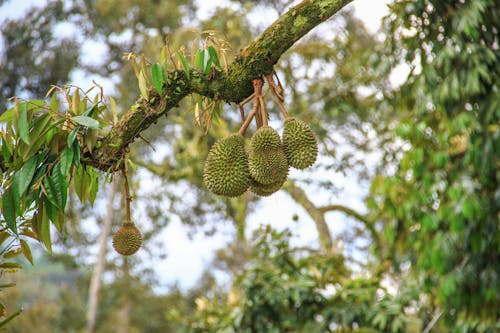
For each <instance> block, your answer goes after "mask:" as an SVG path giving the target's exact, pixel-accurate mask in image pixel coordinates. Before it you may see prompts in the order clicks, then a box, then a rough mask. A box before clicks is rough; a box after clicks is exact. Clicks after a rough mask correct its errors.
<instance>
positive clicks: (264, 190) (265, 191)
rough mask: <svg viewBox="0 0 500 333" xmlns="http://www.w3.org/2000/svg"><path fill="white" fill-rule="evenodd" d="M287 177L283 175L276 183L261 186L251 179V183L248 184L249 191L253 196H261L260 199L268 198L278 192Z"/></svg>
mask: <svg viewBox="0 0 500 333" xmlns="http://www.w3.org/2000/svg"><path fill="white" fill-rule="evenodd" d="M286 179H287V175H284V177H283V178H282V179H280V180H278V181H277V182H274V183H271V184H267V185H264V184H261V183H259V182H257V181H255V180H253V179H252V183H251V184H250V191H252V192H253V193H254V194H256V195H258V196H261V197H268V196H270V195H271V194H273V193H275V192H278V191H279V190H280V189H281V187H282V186H283V184H284V183H285V182H286Z"/></svg>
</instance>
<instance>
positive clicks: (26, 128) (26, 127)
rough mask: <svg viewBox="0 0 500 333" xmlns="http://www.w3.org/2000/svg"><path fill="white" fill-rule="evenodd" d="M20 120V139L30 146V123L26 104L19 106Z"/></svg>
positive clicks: (18, 121)
mask: <svg viewBox="0 0 500 333" xmlns="http://www.w3.org/2000/svg"><path fill="white" fill-rule="evenodd" d="M19 109H20V110H19V119H18V120H17V129H18V130H19V137H20V138H21V140H23V141H24V142H25V143H26V144H27V145H29V144H30V137H29V134H30V123H29V122H28V111H27V110H26V103H22V104H21V105H19Z"/></svg>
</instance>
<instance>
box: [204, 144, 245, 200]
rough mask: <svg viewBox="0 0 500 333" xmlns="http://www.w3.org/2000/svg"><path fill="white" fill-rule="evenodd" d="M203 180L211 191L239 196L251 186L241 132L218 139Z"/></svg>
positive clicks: (213, 147) (209, 153) (209, 155)
mask: <svg viewBox="0 0 500 333" xmlns="http://www.w3.org/2000/svg"><path fill="white" fill-rule="evenodd" d="M203 182H204V183H205V186H206V187H207V189H208V190H210V191H211V192H213V193H215V194H218V195H224V196H227V197H236V196H239V195H241V194H243V193H245V191H246V190H247V189H248V187H249V186H250V174H249V171H248V156H247V153H246V151H245V140H244V138H243V137H242V136H241V135H239V134H233V135H231V136H229V137H227V138H224V139H220V140H218V141H217V142H216V143H215V144H214V145H213V146H212V148H211V149H210V151H209V152H208V156H207V160H206V162H205V167H204V169H203Z"/></svg>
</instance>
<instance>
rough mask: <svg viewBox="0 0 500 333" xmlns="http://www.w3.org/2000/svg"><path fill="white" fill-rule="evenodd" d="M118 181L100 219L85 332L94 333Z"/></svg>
mask: <svg viewBox="0 0 500 333" xmlns="http://www.w3.org/2000/svg"><path fill="white" fill-rule="evenodd" d="M119 183H120V178H119V177H115V179H114V180H113V182H112V183H111V187H110V189H109V193H108V198H107V200H108V204H107V207H106V209H107V210H106V216H105V217H104V220H103V221H102V230H101V235H100V236H99V250H98V252H97V261H96V263H95V266H94V270H93V272H92V278H91V280H90V286H89V303H88V311H87V332H88V333H94V332H95V325H96V319H97V310H98V304H99V290H100V289H101V282H102V275H103V273H104V266H105V265H106V252H107V240H108V237H109V234H110V233H111V226H112V224H113V216H114V211H115V210H114V206H113V203H114V201H115V196H116V192H117V190H118V186H119Z"/></svg>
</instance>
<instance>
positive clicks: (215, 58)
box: [208, 46, 222, 69]
mask: <svg viewBox="0 0 500 333" xmlns="http://www.w3.org/2000/svg"><path fill="white" fill-rule="evenodd" d="M208 53H209V54H210V60H212V62H213V63H214V65H215V66H217V67H218V68H219V69H222V67H221V65H220V62H219V57H218V56H217V51H216V50H215V48H214V47H213V46H209V47H208Z"/></svg>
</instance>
